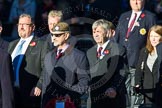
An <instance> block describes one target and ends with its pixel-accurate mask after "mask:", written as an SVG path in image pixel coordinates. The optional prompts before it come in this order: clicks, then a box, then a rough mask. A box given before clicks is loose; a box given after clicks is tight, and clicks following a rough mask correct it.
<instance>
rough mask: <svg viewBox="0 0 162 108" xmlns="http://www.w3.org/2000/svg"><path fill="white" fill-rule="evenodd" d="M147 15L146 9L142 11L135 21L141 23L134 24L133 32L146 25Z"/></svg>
mask: <svg viewBox="0 0 162 108" xmlns="http://www.w3.org/2000/svg"><path fill="white" fill-rule="evenodd" d="M145 16H146V13H145V11H142V12H141V14H140V16H139V18H138V19H137V22H135V23H139V26H137V25H136V26H134V28H133V31H132V33H133V32H135V31H139V29H140V27H142V25H144V24H143V23H144V22H145Z"/></svg>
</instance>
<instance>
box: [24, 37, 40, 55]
mask: <svg viewBox="0 0 162 108" xmlns="http://www.w3.org/2000/svg"><path fill="white" fill-rule="evenodd" d="M33 42H35V45H32V44H33ZM38 45H39V41H38V38H37V37H36V36H34V37H33V39H32V40H31V41H30V43H29V45H28V48H27V50H26V53H25V56H29V55H30V54H31V52H32V50H33V49H35V48H36V47H37V46H38Z"/></svg>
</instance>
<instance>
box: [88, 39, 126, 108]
mask: <svg viewBox="0 0 162 108" xmlns="http://www.w3.org/2000/svg"><path fill="white" fill-rule="evenodd" d="M106 50H107V51H108V53H107V54H105V56H104V57H103V58H102V59H97V56H96V54H97V45H95V46H94V47H92V48H91V49H89V50H88V51H87V57H88V61H89V66H90V75H91V83H90V88H91V100H92V105H93V104H95V103H100V104H101V107H103V108H105V106H104V105H108V104H109V105H110V104H111V106H109V107H112V108H114V107H116V106H115V105H119V106H118V107H121V106H120V105H121V104H122V105H124V104H125V103H122V102H123V101H124V99H123V100H122V99H121V98H118V97H120V96H121V95H124V94H125V79H126V75H127V65H126V62H125V61H126V60H125V58H124V57H125V50H124V48H123V47H121V46H119V45H118V44H116V43H114V42H111V41H110V42H109V43H108V45H107V46H106V49H105V51H106ZM108 88H114V89H115V90H116V91H117V96H116V98H115V99H113V100H114V101H113V100H111V99H110V98H109V97H104V102H105V103H104V104H103V102H102V101H103V100H102V99H98V100H96V98H97V97H103V96H104V93H105V92H106V90H107V89H108ZM96 101H97V102H96ZM111 102H117V103H118V102H119V103H120V102H121V104H119V103H118V104H114V103H111Z"/></svg>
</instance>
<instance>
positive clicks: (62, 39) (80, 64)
mask: <svg viewBox="0 0 162 108" xmlns="http://www.w3.org/2000/svg"><path fill="white" fill-rule="evenodd" d="M51 35H52V41H53V45H54V46H55V49H54V50H52V51H50V52H49V53H47V55H46V56H45V59H44V69H43V73H44V74H43V85H42V96H43V98H42V108H47V107H48V106H49V105H50V103H53V104H51V106H52V107H54V105H55V102H56V105H57V100H59V99H62V100H61V101H63V102H62V103H61V104H62V105H64V102H65V101H66V102H68V103H69V104H70V106H69V107H67V106H66V105H65V107H66V108H80V105H81V101H80V96H81V95H82V94H83V93H84V92H85V91H86V90H87V86H88V81H89V76H88V69H87V68H88V67H87V64H88V63H87V59H86V56H85V54H84V53H83V52H81V51H79V50H77V49H75V48H74V47H73V46H72V45H70V44H69V43H68V42H67V40H68V39H69V36H70V29H69V25H68V24H67V23H65V22H60V23H58V24H57V25H56V26H54V28H53V29H52V32H51ZM68 100H70V101H68ZM74 106H75V107H74ZM56 107H57V106H56Z"/></svg>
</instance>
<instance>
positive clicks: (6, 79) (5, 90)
mask: <svg viewBox="0 0 162 108" xmlns="http://www.w3.org/2000/svg"><path fill="white" fill-rule="evenodd" d="M1 60H2V71H1V72H2V73H1V89H2V108H13V105H14V104H13V103H14V96H13V86H12V75H11V73H13V70H12V62H11V57H10V55H9V54H5V56H4V57H3V58H1Z"/></svg>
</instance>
